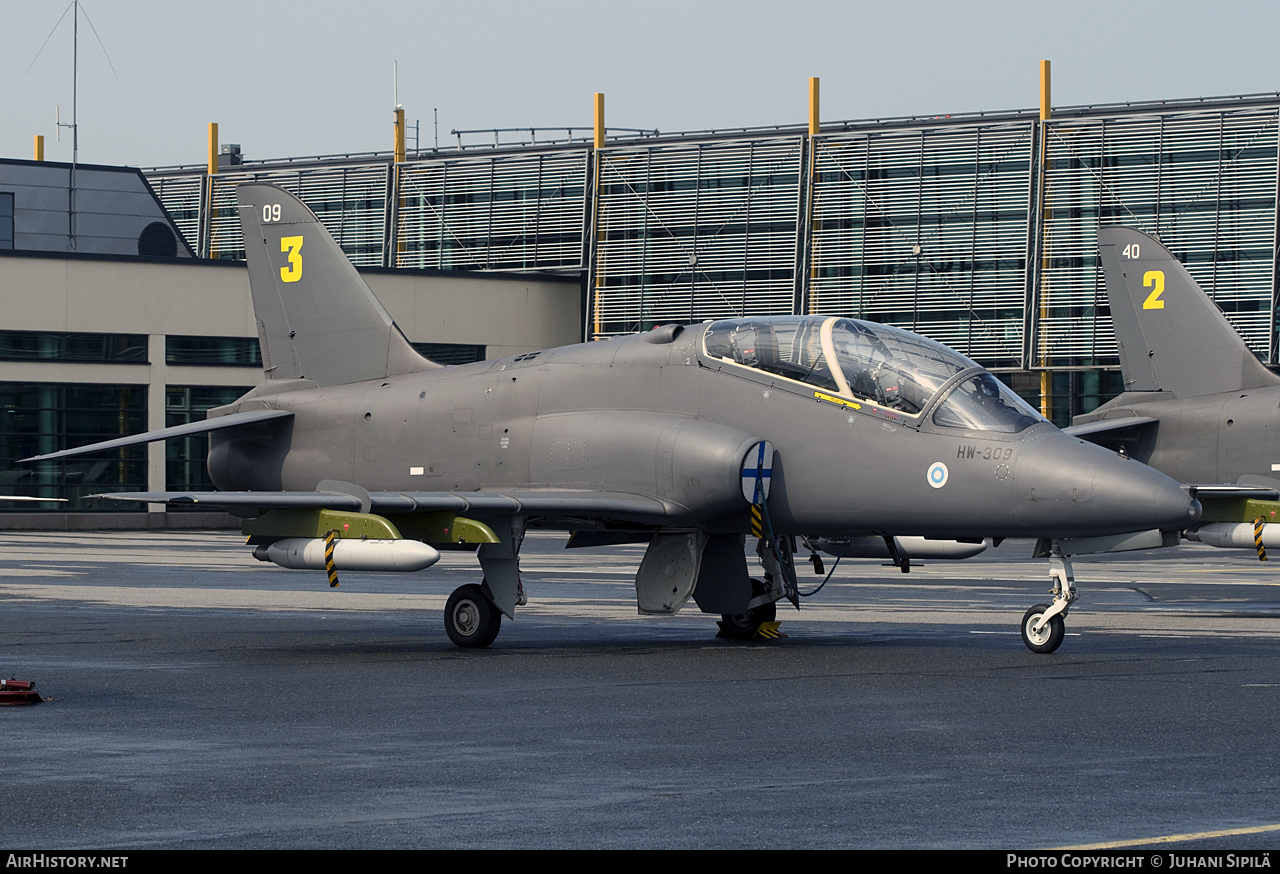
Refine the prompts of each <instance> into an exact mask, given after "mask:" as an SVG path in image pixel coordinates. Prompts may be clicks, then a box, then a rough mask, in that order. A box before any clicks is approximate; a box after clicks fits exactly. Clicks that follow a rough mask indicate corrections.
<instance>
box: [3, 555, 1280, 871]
mask: <svg viewBox="0 0 1280 874" xmlns="http://www.w3.org/2000/svg"><path fill="white" fill-rule="evenodd" d="M563 542H564V537H563V536H562V535H550V534H533V535H531V536H530V538H529V539H528V540H527V541H526V546H525V551H524V559H523V568H524V580H525V585H526V589H527V590H528V593H529V596H530V605H529V606H528V607H527V608H523V609H522V610H521V611H520V612H519V614H518V619H517V621H516V622H513V623H512V622H504V623H503V626H502V632H501V634H500V635H499V636H498V639H497V641H496V643H494V644H493V646H492V647H490V648H489V649H488V650H484V651H462V650H458V649H455V648H454V647H453V646H452V645H451V644H450V642H449V640H448V638H447V637H446V635H445V631H444V627H443V623H442V621H441V615H440V614H441V610H442V608H443V606H444V601H445V599H446V598H447V597H448V594H449V592H450V591H452V590H453V588H455V587H456V586H458V585H461V584H463V583H467V582H476V581H477V580H478V577H479V573H478V568H477V565H476V562H475V557H474V556H473V555H471V554H469V553H446V554H445V557H444V559H443V560H442V561H441V562H440V563H439V564H438V565H436V566H435V567H433V568H431V569H429V570H427V571H424V572H422V573H419V574H412V575H403V576H400V575H391V574H356V573H348V574H342V575H341V577H342V585H341V587H340V588H339V589H337V590H331V589H329V587H328V586H327V583H326V580H325V576H324V574H323V572H307V571H287V570H283V569H280V568H276V567H275V566H273V565H268V564H263V563H261V562H258V561H256V560H254V559H253V558H252V557H251V556H250V555H249V553H248V550H246V549H245V548H244V547H243V546H242V545H241V539H240V538H239V537H237V536H235V535H232V534H229V533H225V532H224V533H199V532H195V533H191V532H182V533H168V532H166V533H116V532H110V533H102V534H76V535H71V534H64V533H8V534H6V535H5V537H4V544H3V550H0V616H2V617H3V621H2V623H0V672H2V673H3V674H4V676H6V677H7V676H10V675H13V676H17V677H18V678H19V679H32V680H35V681H36V683H37V686H38V688H39V690H40V691H41V692H42V693H43V694H44V695H46V696H49V697H51V698H52V700H51V701H49V702H47V703H44V704H40V705H37V706H31V707H8V708H0V732H2V735H0V736H2V737H3V760H4V765H3V771H2V773H3V777H4V779H3V782H0V822H2V823H3V826H2V829H3V831H2V832H0V833H2V834H3V838H2V839H0V843H3V844H5V845H6V848H12V849H30V850H39V851H53V850H68V849H77V848H97V849H110V848H122V849H145V848H156V847H169V848H184V847H192V848H228V849H230V848H288V847H307V848H327V847H332V848H406V847H424V848H426V847H442V848H464V847H541V848H564V847H584V848H613V847H638V848H670V847H704V848H718V847H724V848H747V847H751V848H757V847H758V848H809V847H832V848H836V847H878V848H885V847H888V848H894V847H911V848H927V847H978V848H999V849H1045V848H1058V847H1079V846H1089V845H1097V844H1107V843H1114V844H1116V845H1119V846H1124V847H1143V848H1154V847H1161V848H1163V849H1166V850H1169V849H1175V850H1177V851H1179V852H1181V851H1183V850H1191V849H1235V850H1248V849H1259V848H1268V847H1275V846H1280V801H1277V799H1278V798H1280V764H1278V763H1277V759H1278V756H1277V750H1278V749H1280V727H1278V726H1280V720H1278V717H1280V646H1277V644H1278V643H1280V562H1271V563H1268V564H1260V563H1259V562H1258V561H1257V558H1256V556H1254V555H1253V554H1252V553H1250V552H1248V551H1232V550H1218V549H1212V548H1210V547H1205V546H1200V545H1189V546H1184V547H1180V548H1178V549H1176V550H1163V551H1157V552H1142V553H1127V554H1123V555H1115V556H1107V557H1087V558H1085V557H1082V558H1078V559H1077V560H1076V561H1075V576H1076V581H1077V585H1078V587H1079V588H1080V591H1081V598H1080V600H1079V601H1078V602H1077V603H1076V605H1075V606H1073V608H1072V610H1071V613H1070V616H1069V617H1068V619H1067V637H1066V641H1065V642H1064V643H1063V645H1062V647H1061V649H1059V650H1058V652H1056V653H1054V654H1052V655H1048V656H1043V655H1034V654H1032V653H1031V652H1029V651H1028V650H1027V649H1026V648H1025V647H1024V646H1023V644H1022V641H1021V638H1020V636H1019V633H1018V623H1019V621H1020V619H1021V617H1022V614H1023V612H1024V611H1025V610H1026V609H1027V608H1028V607H1029V606H1031V605H1032V604H1035V603H1042V602H1044V601H1047V600H1048V599H1047V597H1046V596H1045V595H1044V592H1045V591H1046V590H1047V588H1048V577H1047V564H1046V562H1044V561H1033V560H1030V559H1029V558H1028V556H1029V555H1030V544H1029V543H1027V542H1008V543H1005V544H1004V545H1002V546H1001V547H1000V548H999V549H997V550H988V551H987V552H986V553H984V554H982V555H980V556H977V557H976V558H973V559H969V560H968V561H964V562H955V563H944V562H924V563H922V564H921V565H919V566H917V567H916V568H914V569H913V570H912V572H911V574H910V575H903V574H901V573H899V572H898V571H897V570H896V569H894V568H892V567H885V566H882V565H881V564H880V563H878V562H874V561H856V562H855V561H849V560H846V561H845V562H843V563H842V564H841V566H840V567H839V569H838V570H837V571H836V573H835V575H834V576H833V578H832V580H831V582H830V583H829V584H828V586H827V587H826V589H825V590H823V591H822V592H821V593H819V594H818V595H816V596H815V597H813V598H810V599H808V600H806V601H805V602H804V604H803V608H804V609H802V610H801V611H800V612H795V611H794V610H791V609H790V608H787V609H785V610H780V611H779V618H780V619H782V620H783V624H782V629H781V630H782V631H783V632H785V633H786V634H787V635H788V637H787V638H785V639H783V640H778V641H759V642H749V643H737V642H732V641H727V640H721V639H717V638H716V637H715V634H716V630H717V629H716V625H715V622H714V617H709V616H705V615H703V614H700V613H699V612H698V611H697V609H696V607H694V606H693V605H692V603H691V604H690V605H689V606H687V607H686V608H685V610H684V611H682V612H681V613H680V614H679V615H678V616H675V617H666V618H660V617H641V616H638V615H637V614H636V609H635V598H634V589H633V586H632V580H633V575H634V572H635V568H636V566H637V565H638V563H639V560H640V556H641V554H642V551H643V548H642V547H612V548H608V549H588V550H573V551H568V552H566V551H564V550H562V549H561V547H562V545H563ZM1277 558H1280V556H1277ZM829 562H830V559H828V567H829V566H830V565H829ZM803 567H804V568H806V569H807V567H808V565H807V564H806V565H803ZM819 580H820V578H816V577H810V576H806V577H802V584H804V586H805V587H806V589H807V588H809V587H812V586H813V585H816V584H817V582H818V581H819ZM1223 832H1228V833H1229V834H1222V833H1223ZM1169 839H1172V840H1169ZM1161 841H1167V842H1166V843H1161Z"/></svg>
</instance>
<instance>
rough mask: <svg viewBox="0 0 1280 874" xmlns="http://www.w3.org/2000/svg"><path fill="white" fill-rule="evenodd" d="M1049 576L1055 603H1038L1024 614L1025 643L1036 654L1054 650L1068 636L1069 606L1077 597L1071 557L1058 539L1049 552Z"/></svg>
mask: <svg viewBox="0 0 1280 874" xmlns="http://www.w3.org/2000/svg"><path fill="white" fill-rule="evenodd" d="M1049 578H1050V579H1052V580H1053V589H1051V590H1050V592H1049V594H1051V595H1053V603H1052V604H1037V605H1035V606H1034V607H1032V608H1031V609H1030V610H1028V611H1027V612H1026V613H1025V614H1023V616H1022V628H1021V630H1022V642H1023V643H1025V644H1026V645H1027V649H1029V650H1031V651H1032V652H1035V653H1051V652H1053V651H1054V650H1055V649H1057V648H1058V647H1059V646H1061V645H1062V638H1063V637H1064V636H1065V635H1066V633H1067V630H1066V622H1065V620H1066V616H1067V608H1068V607H1070V606H1071V602H1072V601H1074V600H1075V599H1076V580H1075V577H1074V576H1073V575H1072V572H1071V560H1070V559H1068V558H1067V557H1066V556H1065V555H1063V554H1062V549H1061V548H1060V547H1059V546H1058V544H1057V542H1054V544H1053V548H1052V550H1051V552H1050V553H1049Z"/></svg>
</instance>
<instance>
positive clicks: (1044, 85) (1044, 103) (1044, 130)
mask: <svg viewBox="0 0 1280 874" xmlns="http://www.w3.org/2000/svg"><path fill="white" fill-rule="evenodd" d="M1051 113H1052V109H1051V103H1050V95H1049V62H1048V61H1041V62H1040V227H1042V228H1044V227H1046V226H1047V225H1048V220H1049V203H1048V196H1047V195H1048V186H1047V184H1046V182H1045V176H1046V175H1047V174H1046V168H1045V165H1044V162H1045V158H1046V156H1047V155H1048V154H1049V151H1048V146H1047V141H1048V139H1049V131H1048V127H1047V126H1046V124H1045V122H1047V121H1048V120H1049V116H1050V114H1051ZM1041 246H1042V248H1044V240H1043V239H1042V240H1041ZM1048 270H1049V253H1048V251H1047V248H1044V253H1043V255H1042V256H1041V261H1040V284H1041V288H1040V331H1041V339H1040V366H1041V367H1042V368H1048V366H1049V345H1048V343H1046V342H1045V341H1044V339H1043V337H1044V321H1045V318H1046V317H1047V316H1048V312H1049V309H1048V307H1047V306H1046V305H1045V299H1044V277H1045V276H1046V275H1047V274H1048ZM1040 415H1042V416H1044V417H1045V418H1046V419H1052V418H1053V374H1052V373H1050V372H1049V371H1048V370H1047V369H1042V370H1041V371H1040Z"/></svg>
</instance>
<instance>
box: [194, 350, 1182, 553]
mask: <svg viewBox="0 0 1280 874" xmlns="http://www.w3.org/2000/svg"><path fill="white" fill-rule="evenodd" d="M707 330H708V328H707V326H705V325H695V326H692V327H690V328H687V329H685V330H683V331H682V332H680V333H678V334H677V335H676V336H675V337H674V339H672V340H671V341H669V342H654V341H653V340H652V339H647V338H646V337H645V336H644V335H636V336H630V337H624V338H617V339H613V340H609V341H604V342H596V343H589V344H581V345H577V346H568V347H563V348H559V349H551V350H547V351H543V352H538V353H531V354H527V355H520V356H514V357H511V358H504V359H500V360H497V361H487V362H479V363H476V364H470V365H462V366H452V367H448V368H442V369H439V370H433V371H428V372H425V373H413V374H407V375H404V376H393V377H387V378H384V379H379V380H371V381H366V382H361V383H355V384H349V385H340V386H332V387H326V388H317V387H314V383H310V382H309V381H307V380H290V381H268V382H267V383H266V384H265V385H264V386H263V387H262V388H260V389H258V390H255V391H254V392H253V393H251V394H250V395H248V396H246V397H245V398H243V399H241V400H240V401H239V402H237V403H236V404H233V405H230V406H228V407H224V408H222V409H221V410H219V411H217V412H218V413H220V414H226V413H231V412H242V411H245V410H251V409H261V408H263V407H269V408H275V409H281V410H288V411H291V412H293V414H294V416H293V419H292V421H291V422H289V423H287V424H286V425H284V426H277V425H269V426H263V427H262V428H261V429H259V430H260V433H259V434H257V435H256V436H254V435H248V436H246V435H245V434H243V433H242V432H235V434H234V436H232V435H231V434H230V432H227V433H224V432H214V433H213V434H211V452H210V473H211V475H212V477H213V479H214V482H215V484H216V485H217V486H218V487H219V488H220V489H226V490H243V489H253V488H257V489H261V488H263V487H264V485H266V484H270V486H271V487H275V488H282V489H285V490H312V489H315V488H316V487H317V484H318V483H319V482H320V481H322V480H326V479H327V480H339V481H346V482H352V483H357V484H359V485H360V486H362V487H363V488H365V489H368V490H369V491H405V492H414V491H419V492H421V491H450V492H460V493H466V492H469V491H473V490H477V489H480V488H484V489H487V490H494V489H498V490H500V489H502V488H503V487H513V488H514V487H521V488H529V487H534V488H537V487H547V488H554V489H593V490H602V491H609V492H628V493H634V494H640V495H649V496H654V497H657V498H659V499H661V500H663V501H666V502H668V503H669V505H672V506H674V507H676V508H677V509H676V512H675V514H674V515H673V516H672V517H671V518H670V520H669V522H668V524H669V525H671V526H673V527H674V526H680V525H687V526H689V527H697V528H701V529H703V530H707V531H712V532H714V531H722V532H743V531H746V530H747V526H748V516H747V509H748V502H747V501H746V500H745V499H744V498H743V495H742V483H741V477H742V461H743V456H744V453H745V452H746V450H747V449H749V448H750V447H751V446H752V445H755V444H756V443H758V442H759V441H760V440H768V441H770V442H771V443H772V445H773V446H774V448H775V450H776V453H777V454H776V455H775V457H774V464H773V470H772V491H771V492H770V499H769V505H770V511H771V514H772V521H773V525H774V526H775V529H778V530H779V532H780V533H781V532H783V531H785V532H791V533H805V534H814V535H832V536H836V535H851V534H860V533H861V534H885V533H887V534H902V535H923V536H929V537H939V538H972V537H984V536H996V537H1011V536H1023V537H1081V536H1089V535H1093V534H1100V533H1107V532H1114V531H1116V530H1138V529H1149V528H1163V529H1169V530H1172V529H1177V528H1180V527H1183V526H1185V525H1186V523H1187V518H1188V505H1189V499H1188V497H1187V495H1186V494H1185V493H1183V492H1182V491H1181V490H1180V489H1178V488H1177V487H1176V485H1175V484H1174V483H1173V482H1172V481H1171V480H1169V479H1167V478H1166V477H1164V476H1162V475H1161V474H1159V473H1156V472H1155V471H1153V470H1150V469H1148V468H1146V467H1144V466H1142V465H1139V464H1137V463H1134V462H1132V461H1127V460H1125V459H1123V458H1120V457H1118V456H1117V455H1116V454H1115V453H1113V452H1110V451H1108V450H1105V449H1101V448H1099V447H1096V446H1093V445H1090V444H1087V443H1085V442H1083V441H1081V440H1079V439H1076V438H1072V437H1069V436H1068V435H1065V434H1063V433H1061V432H1060V431H1058V430H1057V429H1055V428H1053V427H1052V426H1051V425H1049V424H1048V423H1043V422H1042V423H1040V424H1035V425H1032V426H1031V427H1028V428H1026V429H1025V430H1022V431H1020V432H1019V433H1011V434H1006V433H998V432H993V431H974V430H968V429H963V428H949V427H942V426H940V425H938V424H936V423H935V422H934V421H933V420H932V419H931V414H932V413H933V412H934V411H935V410H936V408H937V406H938V405H939V403H940V398H942V397H943V396H944V395H945V394H946V392H945V391H943V392H939V394H938V396H936V397H935V398H934V399H933V400H932V401H931V402H930V404H929V406H926V407H925V408H924V409H923V410H921V411H920V413H919V414H918V415H914V416H913V415H906V414H903V413H901V412H899V411H897V410H895V409H892V408H890V407H887V406H881V405H877V404H874V403H870V402H867V401H860V402H855V401H851V400H849V399H842V398H839V397H834V396H832V395H830V394H829V393H826V392H821V391H815V390H814V386H813V385H811V384H808V383H805V382H802V381H799V380H792V379H787V378H785V377H781V376H778V375H776V374H773V373H770V372H766V371H763V370H759V369H753V368H750V367H743V366H740V365H738V364H735V363H732V362H728V361H724V360H721V359H717V358H715V357H713V356H709V355H707V354H706V351H705V349H704V346H703V336H704V334H705V333H706V332H707ZM972 375H973V374H972V373H970V374H969V376H972ZM308 386H310V387H308ZM281 389H284V390H283V391H281ZM272 428H276V429H277V432H278V433H270V432H271V429H272Z"/></svg>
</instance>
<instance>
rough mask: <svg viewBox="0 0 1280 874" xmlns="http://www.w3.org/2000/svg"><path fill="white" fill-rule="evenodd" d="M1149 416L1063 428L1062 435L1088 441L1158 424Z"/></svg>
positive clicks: (1103, 420)
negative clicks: (1110, 433) (1113, 433)
mask: <svg viewBox="0 0 1280 874" xmlns="http://www.w3.org/2000/svg"><path fill="white" fill-rule="evenodd" d="M1159 421H1160V420H1159V419H1154V418H1152V417H1151V416H1124V417H1122V418H1117V419H1102V420H1100V421H1097V422H1088V423H1086V424H1084V425H1072V426H1071V427H1070V428H1063V429H1062V431H1063V433H1064V434H1070V435H1071V436H1072V437H1081V438H1083V439H1085V440H1088V439H1089V438H1090V437H1094V436H1097V435H1099V434H1104V433H1106V432H1108V431H1119V430H1121V429H1123V428H1137V427H1139V426H1142V425H1152V424H1155V423H1156V422H1159Z"/></svg>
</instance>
